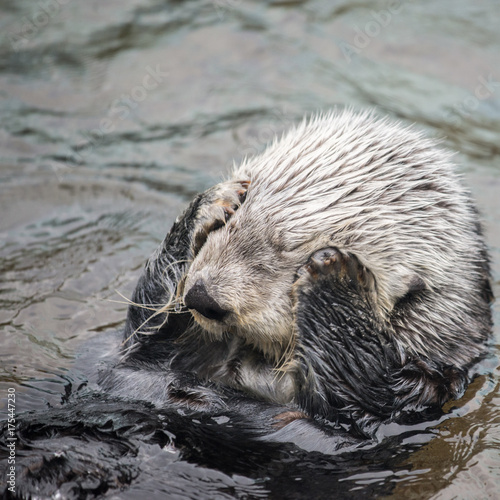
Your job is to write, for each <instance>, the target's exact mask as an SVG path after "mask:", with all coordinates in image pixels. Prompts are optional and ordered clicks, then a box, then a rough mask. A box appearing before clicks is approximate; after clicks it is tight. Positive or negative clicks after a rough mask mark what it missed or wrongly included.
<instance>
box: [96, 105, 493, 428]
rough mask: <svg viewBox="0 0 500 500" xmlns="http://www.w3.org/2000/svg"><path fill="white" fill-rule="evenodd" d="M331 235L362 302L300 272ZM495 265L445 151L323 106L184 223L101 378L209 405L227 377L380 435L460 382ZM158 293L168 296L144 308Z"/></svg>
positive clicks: (122, 390) (480, 330)
mask: <svg viewBox="0 0 500 500" xmlns="http://www.w3.org/2000/svg"><path fill="white" fill-rule="evenodd" d="M242 186H243V187H244V190H246V199H245V201H244V202H241V199H238V198H237V196H236V194H235V193H237V192H238V190H239V192H240V193H241V188H242ZM221 207H225V208H226V210H225V212H224V211H222V212H221ZM227 207H230V208H229V212H230V217H228V211H227ZM221 221H222V222H221ZM322 248H336V249H338V251H339V252H341V253H342V254H343V255H351V256H352V259H351V260H352V261H353V262H354V259H355V262H356V265H357V266H359V268H360V269H361V268H362V269H366V272H367V273H370V275H371V276H372V277H373V279H372V281H373V285H372V290H371V292H370V294H369V296H370V297H371V298H370V300H368V295H364V294H363V293H360V291H359V290H358V289H357V288H356V286H355V283H354V284H351V285H349V286H347V287H346V286H345V284H342V283H343V281H342V277H340V276H337V275H335V274H333V275H331V276H329V278H328V279H326V278H324V277H323V278H321V279H317V280H315V279H313V277H312V275H311V276H309V275H308V274H307V273H306V277H304V275H303V272H302V271H303V269H304V265H305V264H306V262H307V261H308V259H309V258H310V256H311V255H313V254H314V253H315V252H317V251H318V250H319V249H322ZM299 271H301V272H302V274H301V275H300V276H299V274H300V273H299ZM298 273H299V274H298ZM489 277H490V271H489V263H488V257H487V252H486V249H485V245H484V241H483V237H482V233H481V227H480V223H479V220H478V215H477V212H476V210H475V208H474V206H473V204H472V202H471V199H470V196H469V194H468V192H467V191H466V190H465V189H464V188H463V187H462V184H461V181H460V179H459V177H458V176H457V174H456V173H455V167H454V166H453V164H452V162H451V158H450V155H449V153H447V152H445V151H443V150H441V149H439V148H438V147H437V146H436V144H435V143H434V142H433V141H431V140H429V139H426V138H424V137H423V135H422V134H421V133H420V132H417V131H415V130H413V129H411V128H406V127H403V126H401V125H400V124H397V123H392V122H390V121H389V120H386V119H376V118H375V117H373V116H372V115H371V114H366V113H365V114H355V113H353V112H351V111H348V110H347V111H343V112H331V113H328V114H324V115H319V116H316V117H313V118H312V119H310V120H304V122H303V123H302V124H300V125H299V126H298V127H297V128H295V129H293V130H291V131H290V132H288V133H287V134H286V135H285V136H284V137H282V138H281V139H280V140H276V141H275V142H274V143H273V144H272V145H271V146H270V147H269V148H268V149H267V150H266V151H265V152H264V153H263V154H262V155H260V156H257V157H255V158H251V159H247V160H246V161H244V162H243V164H242V165H241V166H239V167H237V168H235V169H234V171H233V174H232V178H231V179H230V180H228V181H227V182H225V183H222V184H220V185H218V186H215V187H214V188H212V189H211V190H209V191H207V192H206V193H204V194H203V195H199V196H198V197H197V198H196V199H195V200H194V201H193V203H192V204H191V205H190V207H189V208H188V209H187V211H186V212H185V214H183V216H181V217H180V218H179V219H178V221H177V222H176V224H174V227H173V228H172V230H171V232H170V233H169V234H168V235H167V237H166V239H165V241H164V242H163V244H162V246H161V247H160V249H159V250H158V251H157V252H156V253H155V254H154V255H153V257H152V258H151V259H150V260H149V261H148V263H147V264H146V267H145V270H144V274H143V276H142V277H141V279H140V280H139V284H138V286H137V289H136V291H135V294H134V297H133V303H134V304H136V305H132V306H131V307H130V309H129V316H128V320H127V326H126V331H125V349H124V356H123V359H122V361H121V363H120V364H119V365H118V366H117V367H116V368H115V369H114V370H112V371H110V372H109V373H107V374H106V375H105V376H104V377H103V385H104V386H105V387H107V388H108V389H109V390H112V391H114V392H115V393H117V394H119V395H122V396H124V395H132V396H133V397H139V396H140V395H142V396H143V397H145V398H146V399H149V400H154V401H155V402H156V403H160V404H163V403H168V402H169V401H170V402H171V401H176V398H177V396H176V395H177V394H179V393H180V392H181V393H182V394H186V393H189V394H197V396H196V397H193V405H194V406H197V407H198V406H200V405H201V406H203V405H205V406H206V407H207V408H209V407H211V406H212V405H215V406H217V405H219V404H221V401H222V399H223V398H222V399H221V396H220V394H219V393H218V392H217V391H218V389H217V388H218V387H231V388H233V389H237V390H241V391H243V392H244V393H247V394H250V395H252V396H253V397H257V398H260V399H264V400H267V401H271V402H275V403H279V404H287V405H291V407H293V408H297V407H298V408H299V409H301V410H304V411H306V413H307V414H308V415H309V416H310V417H321V418H327V419H333V420H342V421H350V422H351V423H352V424H353V425H354V426H357V427H359V428H360V429H361V432H362V433H364V434H366V435H370V434H372V433H373V431H374V429H376V427H377V425H378V424H380V423H381V422H383V421H387V420H389V419H392V418H399V417H400V416H401V415H402V414H404V413H405V412H406V411H409V412H413V411H414V410H415V408H419V409H422V408H426V407H436V408H437V407H439V406H440V405H442V404H443V403H444V402H445V401H446V400H447V399H450V398H454V397H457V396H458V395H460V393H461V392H462V391H463V389H464V387H465V386H466V384H467V381H468V378H467V377H468V375H467V370H468V368H469V367H470V366H471V364H472V363H473V362H474V361H475V360H477V359H478V358H479V357H480V356H481V355H483V354H484V352H485V345H486V342H487V340H488V338H489V335H490V331H491V312H490V308H489V301H490V300H491V298H492V297H491V288H490V284H489ZM198 280H203V281H204V283H205V284H206V287H207V290H208V293H209V294H210V295H211V296H212V297H213V298H214V299H215V300H216V302H217V303H218V304H219V305H220V306H221V307H222V308H224V309H225V310H227V311H228V314H227V316H225V317H224V319H223V320H222V321H215V320H210V319H207V318H205V317H204V316H202V315H201V314H199V313H198V312H196V311H188V310H187V309H186V308H185V307H183V304H182V297H183V296H184V295H185V293H186V292H187V291H188V290H189V289H190V288H191V287H192V286H193V284H194V283H195V282H196V281H198ZM355 281H356V280H354V282H355ZM158 304H160V305H165V304H168V306H167V307H163V308H160V309H159V310H160V312H159V313H154V314H152V312H151V309H150V307H152V308H155V307H156V305H158ZM141 305H142V306H146V307H140V306H141ZM143 331H145V332H146V333H152V334H151V335H144V334H143V333H141V332H143ZM367 373H368V374H370V376H369V377H368V378H367V377H366V374H367ZM148 380H149V382H148ZM366 382H368V387H366ZM144 395H145V396H144ZM185 399H186V401H189V398H185Z"/></svg>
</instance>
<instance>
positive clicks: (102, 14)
mask: <svg viewBox="0 0 500 500" xmlns="http://www.w3.org/2000/svg"><path fill="white" fill-rule="evenodd" d="M59 1H60V3H59ZM43 5H45V8H43V7H42V6H43ZM389 8H390V10H389ZM44 9H45V10H44ZM0 25H1V30H0V37H1V41H0V123H1V126H0V127H1V128H0V147H1V149H0V180H1V183H0V214H1V217H0V276H1V281H0V325H1V328H2V335H1V337H0V354H1V368H0V370H1V371H0V393H1V396H2V398H4V397H5V395H6V393H7V388H9V387H14V388H16V391H17V396H18V397H17V411H18V412H22V411H24V410H29V409H40V408H46V407H47V405H48V404H50V405H52V406H57V405H60V404H61V396H62V394H64V393H65V392H66V391H70V390H71V388H75V387H77V386H78V385H79V384H80V383H81V381H82V380H83V376H82V375H81V374H80V371H79V368H78V360H79V359H80V358H81V357H84V358H85V355H86V353H88V349H89V347H88V346H89V345H92V346H93V348H94V349H95V348H96V346H100V345H101V343H102V349H105V348H106V347H105V346H106V343H105V341H104V340H103V339H105V338H106V335H109V334H110V333H111V332H114V331H116V330H117V329H119V327H120V326H121V325H122V324H123V320H124V318H125V312H126V305H125V304H123V303H120V301H121V300H122V299H121V298H120V295H118V294H117V291H118V292H120V293H122V294H124V295H125V296H129V295H130V293H131V290H132V287H133V286H134V283H135V281H136V280H137V277H138V274H139V270H140V267H141V266H142V264H143V262H144V260H145V258H146V257H147V256H148V255H149V254H150V253H151V252H152V250H153V249H154V248H155V246H156V245H157V244H158V242H159V241H160V239H161V238H162V237H163V236H164V234H165V233H166V231H167V230H168V228H169V227H170V224H171V223H172V221H173V220H174V218H175V216H176V214H177V213H178V212H179V211H180V210H181V209H182V207H184V206H185V204H186V203H187V202H188V200H189V199H190V198H191V197H192V196H193V194H194V193H196V192H198V191H200V190H202V189H204V188H206V187H208V186H209V185H211V184H213V183H214V182H217V181H218V180H220V179H221V178H222V176H223V175H224V174H225V173H226V172H227V170H228V168H229V167H230V165H231V164H232V161H233V159H234V160H236V161H238V160H239V159H241V158H242V157H243V156H244V155H246V154H252V153H255V152H257V151H260V150H262V149H263V147H264V145H265V144H266V143H267V142H268V141H269V140H270V139H272V137H273V136H274V135H275V134H277V133H280V132H281V131H282V130H285V129H287V128H288V127H289V126H290V125H291V124H292V123H293V122H295V121H297V120H299V119H300V118H301V117H302V116H303V114H304V113H307V112H311V111H315V110H319V109H327V108H330V107H332V106H335V105H337V104H338V105H345V104H348V105H352V106H354V107H355V108H360V109H361V108H365V107H368V106H372V107H373V106H377V107H378V108H379V110H380V112H381V113H386V114H391V115H393V116H396V117H398V118H400V119H402V120H403V121H405V122H416V123H417V124H418V126H419V127H421V128H423V129H424V130H426V132H428V133H429V134H430V135H433V136H438V137H441V138H443V141H444V144H445V145H446V146H447V147H449V148H451V149H453V150H455V151H457V152H458V154H457V156H456V158H457V161H458V162H459V163H460V165H461V169H462V172H463V173H464V176H465V179H466V181H467V183H468V184H469V185H470V187H471V189H472V191H473V194H474V196H475V198H476V199H477V201H478V205H479V207H480V209H481V212H482V215H483V219H484V221H485V226H486V230H487V238H488V243H489V246H490V249H491V255H492V259H493V268H494V288H495V292H496V295H497V296H498V295H500V283H499V276H500V233H499V227H500V199H499V193H500V83H499V82H500V69H499V68H500V56H499V54H500V30H499V29H498V27H499V26H500V6H499V4H498V2H497V1H496V0H483V1H481V2H474V3H472V2H469V1H466V0H458V1H451V0H448V1H446V0H442V1H437V2H436V1H434V2H431V1H430V0H428V1H421V2H415V1H404V2H397V1H396V2H391V3H389V2H368V1H363V0H361V1H359V2H358V1H356V2H354V1H346V0H338V1H326V0H324V1H309V2H307V1H280V0H276V1H271V0H269V1H259V2H258V1H253V2H252V1H242V0H217V1H216V0H214V1H213V2H210V1H184V2H179V1H170V2H168V1H159V0H149V1H148V0H141V1H139V0H122V1H120V2H118V1H108V2H99V1H97V0H87V1H86V2H77V1H76V0H64V1H62V0H50V1H48V2H45V3H43V2H40V3H37V2H31V1H28V0H16V2H12V1H2V2H1V3H0ZM495 307H496V309H495V319H496V324H497V326H496V327H495V339H494V344H495V346H496V347H495V346H494V347H493V355H492V358H491V359H489V360H487V361H486V362H485V363H483V365H482V366H481V367H480V372H481V375H480V376H479V377H478V378H477V379H476V380H475V381H474V383H473V384H472V385H471V386H470V388H469V389H468V391H467V393H466V394H465V395H464V397H463V398H462V399H461V400H460V401H458V402H455V403H453V404H450V405H449V408H447V410H448V411H449V417H448V418H446V419H444V420H443V421H441V422H439V423H436V425H434V426H431V427H430V428H426V427H425V426H422V428H421V430H415V429H413V432H412V433H411V437H409V438H408V440H407V442H403V443H401V454H400V455H398V456H397V457H396V458H397V465H394V466H393V465H392V464H396V461H394V458H395V457H394V456H392V457H387V456H383V454H381V457H380V463H382V464H387V466H386V467H385V468H384V467H380V466H379V467H372V466H371V463H368V462H367V463H366V464H363V463H362V460H361V462H358V463H357V464H356V466H355V467H354V466H353V468H352V470H351V469H350V468H349V467H347V465H349V464H346V467H345V468H342V467H341V468H340V469H338V462H336V467H337V469H335V468H334V467H333V466H332V465H331V464H330V463H329V460H328V457H326V456H325V458H324V459H322V460H323V461H322V462H321V463H322V464H323V467H324V468H323V469H321V467H319V468H320V469H321V471H322V472H321V473H318V463H319V462H318V459H317V457H316V459H315V461H314V467H315V474H317V475H316V476H315V477H317V478H318V479H317V481H316V482H314V481H312V482H311V481H309V482H308V483H305V481H304V480H305V479H307V476H308V474H309V472H308V471H309V469H308V465H307V460H306V459H304V458H303V457H302V458H301V460H302V461H301V462H300V464H299V463H298V461H297V460H295V461H294V455H293V451H290V453H289V454H288V455H287V454H283V456H281V457H280V458H279V460H275V461H274V462H272V464H271V465H270V467H269V470H268V471H267V474H264V475H262V476H261V477H255V476H251V475H248V477H247V476H246V475H245V474H244V473H239V474H228V473H225V472H221V471H216V470H212V469H210V468H207V467H200V466H196V465H192V464H190V463H188V462H186V461H184V460H183V459H182V456H181V455H179V454H178V453H177V454H176V452H175V450H174V451H172V450H171V452H168V450H167V451H166V450H161V449H159V448H158V449H157V450H152V449H149V448H148V447H143V448H141V450H140V452H141V453H144V456H145V457H146V456H147V457H148V459H147V460H145V462H144V466H143V468H142V472H141V475H140V477H139V479H138V480H137V481H136V483H134V486H133V488H132V489H131V490H129V492H128V493H123V498H134V497H135V496H138V495H140V494H144V492H155V491H156V492H157V493H159V492H162V491H163V492H165V491H169V492H170V494H172V495H174V496H175V495H176V496H175V497H176V498H184V496H188V495H189V494H191V495H195V492H196V491H198V489H200V488H201V489H203V491H205V493H206V496H207V497H213V498H226V497H227V498H230V497H238V498H245V497H248V496H250V497H256V498H259V497H262V498H265V497H267V496H272V497H275V498H281V496H280V495H281V494H282V492H283V491H289V492H291V491H295V492H296V497H297V498H302V497H304V498H305V497H307V498H330V495H331V494H332V492H335V494H336V495H339V497H342V496H347V495H351V496H352V497H353V498H355V497H356V496H357V495H358V497H359V498H361V497H364V496H366V497H369V496H370V495H371V494H372V492H374V491H383V492H385V493H384V494H385V495H387V496H389V497H391V498H415V499H417V498H418V499H420V498H435V499H448V498H471V499H472V498H474V499H480V498H481V499H482V498H498V492H499V491H500V452H499V450H500V392H499V369H498V353H499V350H498V345H499V344H500V330H499V327H498V325H500V312H499V306H498V305H496V306H495ZM2 404H3V403H2ZM2 408H3V409H2V411H5V406H2ZM1 418H4V415H2V416H1ZM386 432H387V433H388V434H390V432H391V430H390V429H387V430H386ZM287 464H289V465H287ZM290 464H291V465H290ZM329 471H330V472H329ZM165 474H167V476H168V477H169V488H170V489H166V483H165V482H162V477H164V476H165ZM301 484H307V488H303V487H301ZM172 488H174V489H172ZM172 492H174V493H172ZM148 494H149V495H150V494H151V493H148ZM288 498H291V496H289V497H288Z"/></svg>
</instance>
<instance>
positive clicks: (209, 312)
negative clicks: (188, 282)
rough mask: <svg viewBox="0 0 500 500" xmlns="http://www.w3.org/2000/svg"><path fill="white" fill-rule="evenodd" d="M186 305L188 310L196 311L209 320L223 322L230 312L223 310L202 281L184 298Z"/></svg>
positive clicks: (197, 282)
mask: <svg viewBox="0 0 500 500" xmlns="http://www.w3.org/2000/svg"><path fill="white" fill-rule="evenodd" d="M184 304H185V305H186V307H187V308H188V309H194V310H195V311H198V312H199V313H200V314H202V315H203V316H205V318H208V319H214V320H217V321H222V320H223V319H224V317H225V316H226V314H227V313H228V312H229V311H226V310H225V309H223V308H222V307H221V306H220V305H219V304H218V303H217V301H216V300H215V299H214V298H213V297H211V296H210V294H209V293H208V290H207V287H206V286H205V282H204V281H203V280H202V279H199V280H198V281H196V283H195V284H194V285H193V286H192V287H191V288H190V289H189V290H188V292H187V293H186V295H185V296H184Z"/></svg>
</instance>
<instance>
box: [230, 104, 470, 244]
mask: <svg viewBox="0 0 500 500" xmlns="http://www.w3.org/2000/svg"><path fill="white" fill-rule="evenodd" d="M438 164H439V167H440V168H439V169H436V166H437V165H438ZM448 167H449V166H448V156H447V154H446V153H444V152H442V151H440V150H438V149H436V148H435V144H434V143H433V142H432V141H429V140H427V139H424V138H423V137H422V135H421V134H420V133H418V132H415V131H413V130H412V129H408V128H403V127H401V126H400V125H399V124H394V123H388V122H386V121H385V120H379V119H375V118H374V117H373V116H371V115H370V114H361V115H353V114H352V113H351V112H349V111H346V112H344V113H340V114H327V115H323V116H319V117H317V118H315V119H313V120H312V121H310V122H306V121H305V122H303V123H302V124H301V125H300V126H299V127H297V128H296V129H293V130H291V131H290V132H289V133H288V134H286V135H285V136H284V137H283V138H281V139H280V140H279V141H276V142H275V143H274V144H272V145H271V146H270V147H269V148H268V149H267V150H266V151H265V152H264V153H263V154H262V155H260V156H258V157H255V158H251V159H247V160H246V161H244V162H243V164H242V165H241V166H240V167H238V168H237V169H235V171H234V174H233V177H234V178H235V179H239V178H246V179H250V181H251V184H250V188H249V190H248V195H247V200H246V202H245V203H244V205H243V206H242V208H241V213H240V214H238V215H239V216H241V219H246V222H245V223H246V224H247V225H250V224H251V221H259V220H261V221H262V222H263V223H264V222H266V223H267V225H268V226H272V227H273V228H274V230H275V231H277V233H278V234H279V235H280V237H282V241H287V242H288V243H287V244H289V245H297V244H301V242H305V241H308V240H310V239H311V238H315V237H318V235H326V234H328V235H330V236H332V235H343V236H344V237H345V238H349V240H350V241H352V239H353V238H357V237H359V236H360V235H361V232H360V231H359V228H360V227H361V226H363V230H364V231H369V230H370V225H371V224H373V220H374V218H375V226H376V230H377V231H380V229H381V228H383V227H384V226H385V225H387V224H390V223H393V222H394V221H398V220H401V216H402V215H401V206H402V205H404V206H405V207H406V208H408V207H417V205H419V206H420V205H425V204H426V203H428V199H426V197H427V198H428V197H429V194H428V193H427V194H426V193H425V192H423V191H424V189H423V188H422V189H420V187H421V186H422V184H423V183H426V185H428V186H429V185H432V189H431V191H433V192H434V191H437V192H439V193H440V196H443V195H444V196H446V192H450V191H454V193H455V195H454V196H455V198H456V192H457V189H451V190H450V186H449V185H447V182H449V178H448V177H447V176H442V173H443V170H444V171H446V170H447V169H448ZM436 170H437V171H438V172H440V174H439V175H437V174H436ZM413 191H418V194H416V195H415V196H413V195H412V192H413ZM427 191H429V189H427ZM458 191H460V189H459V188H458ZM412 196H413V197H412ZM417 208H418V207H417ZM375 214H376V215H375ZM403 216H405V215H404V214H403ZM353 229H354V231H353ZM348 233H349V234H348ZM363 238H364V237H363ZM364 241H368V240H367V239H366V238H364Z"/></svg>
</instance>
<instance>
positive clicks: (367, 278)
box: [298, 247, 376, 299]
mask: <svg viewBox="0 0 500 500" xmlns="http://www.w3.org/2000/svg"><path fill="white" fill-rule="evenodd" d="M298 275H299V281H302V282H305V281H308V282H309V283H311V282H312V283H317V282H319V281H323V280H325V279H328V280H329V281H331V280H334V281H337V282H338V283H342V284H343V285H344V286H347V287H349V288H350V289H351V290H353V291H356V292H358V293H361V294H363V295H366V294H368V295H369V296H370V298H371V299H375V296H376V283H375V278H374V276H373V274H372V273H371V271H370V270H369V269H368V268H366V267H365V266H364V265H363V264H361V262H360V261H359V259H358V258H357V257H356V256H355V255H354V254H352V253H350V252H346V251H343V250H340V249H339V248H336V247H329V248H323V249H321V250H318V251H316V252H314V253H313V254H312V255H311V256H310V257H309V260H308V261H307V262H306V264H305V265H304V266H302V267H301V268H300V269H299V271H298Z"/></svg>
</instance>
